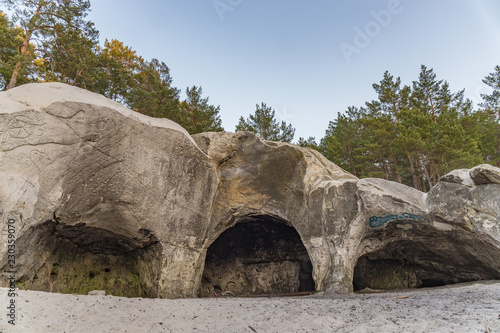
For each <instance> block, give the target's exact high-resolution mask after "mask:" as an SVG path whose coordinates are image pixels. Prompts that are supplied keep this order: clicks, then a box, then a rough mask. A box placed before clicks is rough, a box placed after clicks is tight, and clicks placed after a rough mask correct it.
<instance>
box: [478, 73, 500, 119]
mask: <svg viewBox="0 0 500 333" xmlns="http://www.w3.org/2000/svg"><path fill="white" fill-rule="evenodd" d="M483 82H484V83H485V84H487V85H488V86H489V87H490V88H491V89H493V91H492V92H491V94H481V97H482V98H483V103H481V104H480V106H481V107H482V108H483V110H486V111H488V112H489V113H491V114H492V115H494V117H496V119H497V120H498V121H500V66H496V67H495V71H494V72H493V73H490V74H489V75H488V76H487V77H486V78H484V80H483Z"/></svg>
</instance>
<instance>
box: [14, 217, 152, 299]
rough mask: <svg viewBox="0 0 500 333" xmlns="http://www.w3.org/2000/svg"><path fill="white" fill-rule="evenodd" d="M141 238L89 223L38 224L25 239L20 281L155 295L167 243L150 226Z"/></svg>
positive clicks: (38, 286) (49, 287) (33, 286)
mask: <svg viewBox="0 0 500 333" xmlns="http://www.w3.org/2000/svg"><path fill="white" fill-rule="evenodd" d="M139 234H140V235H142V236H140V237H137V238H131V237H125V236H123V235H119V234H116V233H113V232H111V231H108V230H104V229H100V228H94V227H88V226H86V225H85V224H84V223H81V224H78V225H65V224H62V223H57V222H55V221H49V222H46V223H44V224H41V225H38V226H36V227H33V228H32V229H30V230H28V231H27V232H26V233H25V234H23V235H22V236H21V237H20V238H19V240H18V242H19V243H18V244H19V249H20V251H19V256H18V262H19V264H18V266H19V271H18V280H17V282H18V285H19V287H20V288H22V289H28V290H40V291H48V292H58V293H76V294H87V293H88V292H89V291H91V290H105V291H106V294H111V295H114V296H127V297H155V295H156V293H157V287H156V285H155V281H157V280H158V276H157V273H156V272H155V270H154V264H155V262H156V261H158V260H160V257H161V246H160V245H159V243H158V241H157V239H156V237H155V236H154V235H153V234H151V233H150V232H149V231H148V230H145V229H141V230H139Z"/></svg>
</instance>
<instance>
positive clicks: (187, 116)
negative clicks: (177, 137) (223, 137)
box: [180, 86, 224, 134]
mask: <svg viewBox="0 0 500 333" xmlns="http://www.w3.org/2000/svg"><path fill="white" fill-rule="evenodd" d="M202 93H203V90H202V88H201V87H196V86H193V87H191V88H189V87H188V88H186V95H187V99H186V100H185V101H182V102H181V115H180V125H182V126H183V127H184V128H185V129H186V130H187V131H188V132H189V133H190V134H195V133H201V132H222V131H224V129H223V128H222V121H221V119H220V115H219V111H220V106H213V105H210V104H208V97H206V98H202V97H201V95H202Z"/></svg>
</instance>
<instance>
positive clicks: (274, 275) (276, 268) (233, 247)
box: [200, 215, 315, 297]
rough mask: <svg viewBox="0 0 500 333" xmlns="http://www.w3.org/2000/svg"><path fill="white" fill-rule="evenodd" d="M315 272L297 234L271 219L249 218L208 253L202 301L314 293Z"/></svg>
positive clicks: (284, 224)
mask: <svg viewBox="0 0 500 333" xmlns="http://www.w3.org/2000/svg"><path fill="white" fill-rule="evenodd" d="M312 271H313V269H312V263H311V260H310V258H309V254H308V253H307V249H306V248H305V246H304V244H303V243H302V240H301V238H300V236H299V234H298V232H297V231H296V230H295V228H293V227H291V226H290V225H289V224H287V223H286V222H285V221H284V220H281V219H278V218H274V217H271V216H267V215H259V216H251V217H250V216H249V217H246V218H245V219H243V220H242V221H240V222H238V223H237V224H236V225H235V226H234V227H232V228H229V229H228V230H226V231H224V232H223V233H222V234H221V235H220V236H219V237H218V238H217V239H216V240H215V241H214V242H213V243H212V245H211V246H210V247H209V248H208V250H207V255H206V259H205V269H204V272H203V276H202V282H201V288H200V296H201V297H214V296H225V295H227V296H251V295H280V294H286V293H295V292H305V291H309V292H313V291H315V283H314V279H313V277H312Z"/></svg>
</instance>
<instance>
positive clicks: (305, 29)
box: [89, 0, 500, 140]
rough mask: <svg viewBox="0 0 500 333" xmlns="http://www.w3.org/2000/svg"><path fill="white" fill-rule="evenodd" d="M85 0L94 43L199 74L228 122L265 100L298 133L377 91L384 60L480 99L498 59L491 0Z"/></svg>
mask: <svg viewBox="0 0 500 333" xmlns="http://www.w3.org/2000/svg"><path fill="white" fill-rule="evenodd" d="M91 3H92V12H91V14H90V15H89V19H90V20H92V21H93V22H95V24H96V27H97V29H98V30H99V31H100V33H101V37H100V38H101V42H103V41H104V40H105V39H106V38H107V39H112V38H115V39H118V40H120V41H122V42H124V43H125V44H126V45H128V46H131V47H132V48H133V49H135V50H136V51H137V52H138V53H139V55H141V56H143V57H144V58H146V59H148V60H149V59H151V58H158V59H159V60H161V61H164V62H165V63H166V64H167V65H168V66H169V67H170V69H171V74H172V76H173V80H174V86H176V87H178V88H181V89H182V90H185V88H186V87H187V86H192V85H197V86H200V85H201V86H202V87H203V92H204V95H205V96H209V97H210V102H211V104H215V105H220V107H221V117H222V121H223V126H224V128H225V129H226V131H234V128H235V125H236V124H237V122H238V119H239V117H240V116H244V117H245V118H246V117H247V116H248V115H249V114H250V113H253V112H254V111H255V104H257V103H259V104H260V102H265V103H267V104H268V105H269V106H272V107H273V108H274V109H275V110H276V114H277V117H278V118H279V119H280V120H285V121H287V122H289V123H291V124H292V125H293V126H294V127H295V128H296V130H297V131H296V135H295V140H297V139H298V138H299V136H302V137H309V136H315V137H316V139H317V140H319V139H320V138H321V137H323V136H324V133H325V129H326V128H327V126H328V122H329V121H330V120H334V119H335V118H336V116H337V112H343V111H345V110H346V108H347V107H348V106H350V105H355V106H362V105H363V104H364V102H365V101H367V100H371V99H374V98H375V97H376V96H375V94H374V92H373V88H372V84H373V83H376V82H379V81H380V80H381V79H382V75H383V73H384V71H386V70H389V71H390V72H391V73H392V74H393V75H395V76H401V79H402V80H403V82H404V83H406V84H410V83H411V81H413V80H416V79H417V78H418V73H419V71H420V65H421V64H425V65H426V66H428V67H432V68H434V70H435V72H436V74H437V75H438V78H439V79H445V80H447V81H448V82H449V83H450V86H451V88H452V90H453V91H456V90H460V89H463V88H465V89H466V96H467V97H469V98H471V99H472V100H473V101H474V102H476V103H477V102H479V101H480V100H479V94H480V93H485V92H487V90H486V88H485V87H484V85H482V83H481V80H482V79H483V78H484V77H485V76H486V75H488V73H491V72H493V70H494V67H495V66H496V65H500V1H498V0H440V1H435V0H434V1H433V0H400V1H397V0H356V1H354V0H350V1H347V0H345V1H327V0H317V1H306V0H215V1H214V0H142V1H132V0H91ZM381 11H382V12H381ZM374 13H378V14H374ZM388 13H389V15H387V14H388ZM376 16H378V21H377V19H376ZM359 31H362V32H363V34H366V36H362V35H361V34H360V33H359ZM343 43H344V44H343ZM354 48H355V49H354ZM343 49H344V50H343ZM346 55H347V56H346Z"/></svg>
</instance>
